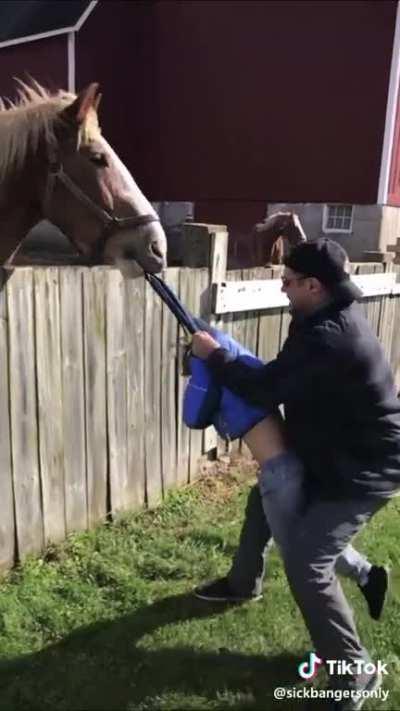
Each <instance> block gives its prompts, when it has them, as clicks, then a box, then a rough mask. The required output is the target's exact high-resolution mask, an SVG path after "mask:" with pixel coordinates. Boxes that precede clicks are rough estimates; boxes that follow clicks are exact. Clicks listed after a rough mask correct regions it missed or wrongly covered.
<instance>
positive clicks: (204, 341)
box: [192, 331, 220, 360]
mask: <svg viewBox="0 0 400 711" xmlns="http://www.w3.org/2000/svg"><path fill="white" fill-rule="evenodd" d="M217 348H220V345H219V343H218V341H216V340H215V339H214V338H213V337H212V336H210V334H209V333H207V331H196V333H194V334H193V338H192V353H193V355H194V356H197V358H202V359H203V360H206V359H207V358H208V356H209V355H210V353H212V352H213V351H215V350H216V349H217Z"/></svg>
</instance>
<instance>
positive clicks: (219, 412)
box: [183, 319, 269, 440]
mask: <svg viewBox="0 0 400 711" xmlns="http://www.w3.org/2000/svg"><path fill="white" fill-rule="evenodd" d="M195 321H196V325H197V327H198V329H199V330H202V331H207V332H208V333H210V335H211V336H212V337H213V338H215V340H216V341H218V343H219V344H220V346H221V348H224V349H225V351H227V352H228V353H229V354H230V357H231V358H232V359H237V361H238V362H240V363H242V364H244V365H246V366H248V367H250V368H262V367H263V366H264V363H263V361H261V360H260V359H259V358H256V356H254V355H253V354H252V353H250V351H249V350H247V349H246V348H244V347H243V346H241V345H240V344H239V343H237V341H235V340H234V339H233V338H231V336H228V335H227V334H226V333H223V332H222V331H219V330H218V329H216V328H212V327H211V326H209V324H207V323H205V322H204V321H202V320H201V319H195ZM189 367H190V372H191V376H190V379H189V382H188V384H187V386H186V389H185V394H184V399H183V421H184V422H185V424H186V425H187V426H188V427H190V428H192V429H204V428H205V427H208V426H209V425H211V424H212V425H214V427H215V429H216V430H217V432H218V434H219V435H220V436H221V437H223V438H224V439H229V440H234V439H236V438H238V437H243V435H245V434H246V432H248V431H249V430H250V429H251V428H252V427H254V425H256V424H257V422H260V420H263V419H264V418H265V417H266V416H267V415H268V414H269V411H268V410H267V409H266V408H264V407H254V406H252V405H249V404H248V403H246V402H244V400H243V399H242V398H241V397H239V396H238V395H235V394H234V393H233V392H232V391H231V390H229V389H228V388H225V387H221V386H220V385H218V383H217V381H216V379H215V377H214V376H213V374H212V372H211V370H210V369H209V367H208V366H207V363H206V362H205V361H204V360H201V359H200V358H196V357H195V356H190V360H189Z"/></svg>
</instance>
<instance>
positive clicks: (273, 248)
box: [263, 226, 283, 264]
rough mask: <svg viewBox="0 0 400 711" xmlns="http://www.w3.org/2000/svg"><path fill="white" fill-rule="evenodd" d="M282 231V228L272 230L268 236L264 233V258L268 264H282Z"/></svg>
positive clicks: (277, 227)
mask: <svg viewBox="0 0 400 711" xmlns="http://www.w3.org/2000/svg"><path fill="white" fill-rule="evenodd" d="M281 236H282V229H281V227H280V226H275V228H274V229H272V228H271V231H269V232H268V233H267V234H265V233H264V239H263V252H264V254H263V257H264V260H265V263H266V264H282V258H283V240H282V239H280V237H281Z"/></svg>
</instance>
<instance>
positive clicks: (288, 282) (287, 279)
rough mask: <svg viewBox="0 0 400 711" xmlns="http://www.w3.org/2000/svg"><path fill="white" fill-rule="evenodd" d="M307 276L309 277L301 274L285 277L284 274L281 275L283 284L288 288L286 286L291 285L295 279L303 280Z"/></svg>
mask: <svg viewBox="0 0 400 711" xmlns="http://www.w3.org/2000/svg"><path fill="white" fill-rule="evenodd" d="M307 278H308V277H306V276H300V277H285V276H283V277H281V281H282V286H284V287H285V289H286V287H288V286H290V285H291V284H292V283H293V282H294V281H303V280H304V279H307Z"/></svg>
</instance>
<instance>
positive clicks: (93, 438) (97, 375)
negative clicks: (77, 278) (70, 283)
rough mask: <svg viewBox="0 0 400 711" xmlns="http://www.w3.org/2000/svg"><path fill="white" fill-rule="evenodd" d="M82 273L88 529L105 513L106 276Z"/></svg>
mask: <svg viewBox="0 0 400 711" xmlns="http://www.w3.org/2000/svg"><path fill="white" fill-rule="evenodd" d="M106 271H107V269H106V268H104V267H95V268H93V269H85V270H83V296H84V309H83V311H84V359H85V405H86V407H85V410H86V413H85V414H86V457H87V502H88V525H89V527H92V526H93V525H94V524H96V523H98V522H99V521H102V520H104V518H105V516H106V512H107V509H108V503H109V502H108V501H107V473H108V446H107V421H106V345H105V344H106V325H105V304H104V294H105V274H106Z"/></svg>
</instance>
